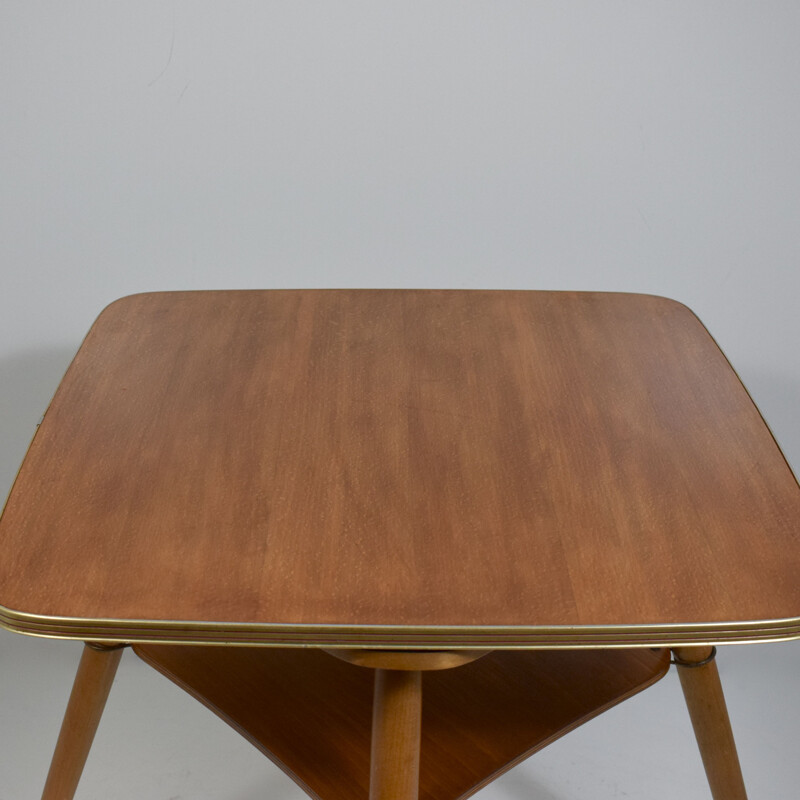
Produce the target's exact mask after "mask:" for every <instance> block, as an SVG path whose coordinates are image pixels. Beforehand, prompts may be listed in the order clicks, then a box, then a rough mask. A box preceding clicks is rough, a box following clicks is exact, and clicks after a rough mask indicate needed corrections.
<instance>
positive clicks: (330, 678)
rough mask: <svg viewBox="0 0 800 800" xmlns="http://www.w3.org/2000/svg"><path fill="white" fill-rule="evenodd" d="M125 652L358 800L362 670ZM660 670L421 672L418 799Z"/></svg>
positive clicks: (570, 723)
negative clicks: (130, 653) (137, 656)
mask: <svg viewBox="0 0 800 800" xmlns="http://www.w3.org/2000/svg"><path fill="white" fill-rule="evenodd" d="M134 650H135V651H136V653H137V654H138V655H139V656H140V657H142V658H143V659H144V660H145V661H147V662H148V663H149V664H151V665H152V666H154V667H155V668H156V669H157V670H159V671H160V672H162V673H163V674H165V675H166V676H167V677H169V678H170V679H171V680H173V681H175V682H176V683H177V684H178V685H179V686H181V687H182V688H184V689H185V690H186V691H188V692H189V693H191V694H192V695H193V696H194V697H196V698H198V699H199V700H200V701H201V702H203V703H204V704H205V705H206V706H208V707H209V708H210V709H211V710H212V711H214V712H215V713H216V714H218V715H219V716H220V717H221V718H222V719H224V720H225V721H226V722H227V723H229V724H230V725H232V726H233V727H234V728H236V730H238V731H239V732H240V733H242V734H243V735H244V736H245V737H246V738H247V739H248V740H249V741H250V742H252V743H253V744H254V745H255V746H256V747H257V748H259V749H260V750H261V751H262V752H264V753H265V754H266V755H268V756H269V757H270V758H271V759H272V760H273V761H274V762H275V763H276V764H278V766H280V767H281V768H282V769H283V770H284V771H285V772H286V773H287V774H289V775H290V776H291V777H292V778H293V779H294V780H295V781H296V782H297V783H298V784H299V785H300V786H301V787H303V788H304V789H305V791H306V792H308V794H310V795H311V796H312V797H314V798H321V800H359V798H360V799H361V800H367V797H368V796H369V784H370V750H371V740H370V728H371V723H372V716H373V674H374V671H373V670H371V669H367V668H364V667H357V666H354V665H352V664H347V663H345V662H344V661H341V660H339V659H337V658H334V657H332V656H329V655H328V654H326V653H324V652H322V651H320V650H316V649H297V648H295V649H278V648H244V647H239V648H227V647H225V648H223V647H191V646H167V645H136V646H135V647H134ZM668 667H669V654H668V652H667V651H665V650H659V651H652V650H647V649H637V650H596V651H573V652H565V651H535V652H528V653H519V652H495V653H490V654H488V655H486V656H484V657H483V658H479V659H477V660H476V661H473V662H471V663H469V664H466V665H464V666H461V667H457V668H455V669H449V670H441V671H433V672H425V673H423V674H422V687H423V688H422V732H421V740H422V743H421V752H420V779H419V780H420V783H419V797H420V800H457V798H462V797H467V796H469V795H470V794H472V793H473V792H475V791H477V790H478V789H479V788H481V787H482V786H484V785H486V784H487V783H489V782H490V781H491V780H493V779H494V778H496V777H498V776H499V775H501V774H502V773H503V772H505V771H506V770H507V769H510V768H511V767H512V766H514V764H517V763H519V762H520V761H522V760H523V759H524V758H527V757H528V756H529V755H531V754H532V753H534V752H536V751H537V750H539V749H541V748H542V747H544V746H546V745H547V744H549V743H550V742H552V741H553V740H555V739H556V738H558V737H559V736H561V735H563V734H564V733H566V732H568V731H570V730H572V729H573V728H575V727H577V726H578V725H580V724H581V723H583V722H585V721H586V720H588V719H590V718H592V717H593V716H596V715H597V714H599V713H601V712H602V711H603V710H605V709H606V708H609V707H610V706H612V705H614V704H615V703H618V702H620V701H621V700H623V699H625V698H626V697H629V696H631V695H632V694H634V693H636V692H637V691H639V690H641V689H644V688H645V687H647V686H649V685H651V684H653V683H655V682H656V681H657V680H658V679H659V678H661V677H662V676H663V675H664V674H665V672H666V670H667V669H668ZM412 674H413V673H412Z"/></svg>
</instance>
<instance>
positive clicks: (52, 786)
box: [42, 643, 124, 800]
mask: <svg viewBox="0 0 800 800" xmlns="http://www.w3.org/2000/svg"><path fill="white" fill-rule="evenodd" d="M123 646H124V645H112V646H106V645H95V644H89V643H87V644H86V645H85V646H84V648H83V654H82V655H81V661H80V664H79V665H78V673H77V675H76V676H75V682H74V683H73V685H72V693H71V694H70V697H69V703H68V704H67V710H66V712H65V714H64V721H63V722H62V723H61V732H60V733H59V735H58V742H57V743H56V749H55V753H53V760H52V761H51V762H50V772H49V773H48V775H47V782H46V783H45V786H44V792H43V793H42V800H72V798H73V797H74V795H75V789H76V788H77V787H78V781H79V780H80V777H81V773H82V772H83V766H84V764H85V763H86V758H87V756H88V755H89V748H90V747H91V746H92V740H93V739H94V734H95V731H96V730H97V726H98V724H99V723H100V717H101V716H102V714H103V708H104V707H105V704H106V699H107V698H108V693H109V691H110V690H111V684H112V683H113V681H114V675H115V674H116V672H117V666H118V665H119V660H120V657H121V656H122V647H123Z"/></svg>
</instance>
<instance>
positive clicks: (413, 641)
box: [0, 605, 800, 650]
mask: <svg viewBox="0 0 800 800" xmlns="http://www.w3.org/2000/svg"><path fill="white" fill-rule="evenodd" d="M0 628H5V629H7V630H9V631H13V632H15V633H21V634H26V635H30V636H39V637H45V638H54V639H75V640H80V641H96V642H141V643H150V644H193V645H200V644H208V645H238V646H258V647H355V648H362V649H395V650H441V649H448V650H453V649H463V650H467V649H475V648H476V647H477V648H489V649H493V650H515V649H584V648H606V647H614V648H617V647H667V646H673V645H700V644H709V645H710V644H751V643H756V642H777V641H787V640H791V639H800V617H789V618H785V619H770V620H749V621H729V622H692V623H661V624H627V625H354V624H349V625H348V624H287V623H246V622H219V621H216V622H212V621H188V620H138V619H99V618H98V619H93V618H77V617H58V616H45V615H39V614H31V613H27V612H20V611H15V610H13V609H9V608H7V607H5V606H2V605H0Z"/></svg>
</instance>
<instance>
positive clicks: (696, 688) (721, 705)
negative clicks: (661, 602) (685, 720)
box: [672, 646, 747, 800]
mask: <svg viewBox="0 0 800 800" xmlns="http://www.w3.org/2000/svg"><path fill="white" fill-rule="evenodd" d="M672 652H673V653H674V655H675V657H676V663H677V665H678V677H679V678H680V681H681V687H682V688H683V695H684V697H685V698H686V705H687V707H688V709H689V716H690V717H691V720H692V727H693V728H694V734H695V737H696V738H697V745H698V747H699V748H700V755H701V757H702V759H703V766H704V767H705V770H706V776H707V777H708V784H709V786H710V787H711V796H712V797H713V798H714V800H747V794H746V792H745V788H744V780H743V779H742V770H741V768H740V766H739V756H738V755H737V753H736V743H735V742H734V740H733V732H732V730H731V723H730V719H729V718H728V710H727V708H726V706H725V697H724V696H723V694H722V684H721V683H720V681H719V672H718V670H717V665H716V662H715V661H714V649H713V648H712V647H707V646H705V647H675V648H673V651H672Z"/></svg>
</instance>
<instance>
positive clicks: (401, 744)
mask: <svg viewBox="0 0 800 800" xmlns="http://www.w3.org/2000/svg"><path fill="white" fill-rule="evenodd" d="M373 674H374V679H373V680H374V685H375V688H374V691H373V694H372V734H371V746H370V756H369V800H418V797H419V761H420V751H421V745H422V673H421V672H420V671H419V670H391V669H375V670H373Z"/></svg>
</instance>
